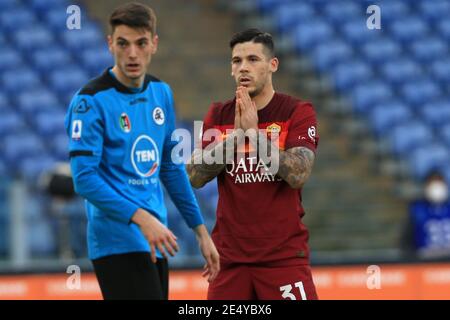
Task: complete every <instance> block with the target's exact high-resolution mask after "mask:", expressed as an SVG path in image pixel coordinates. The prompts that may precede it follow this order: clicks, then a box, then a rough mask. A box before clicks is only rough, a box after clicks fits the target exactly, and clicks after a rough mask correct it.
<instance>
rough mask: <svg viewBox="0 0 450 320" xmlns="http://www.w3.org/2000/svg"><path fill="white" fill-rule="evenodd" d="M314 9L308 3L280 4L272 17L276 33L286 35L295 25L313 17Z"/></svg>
mask: <svg viewBox="0 0 450 320" xmlns="http://www.w3.org/2000/svg"><path fill="white" fill-rule="evenodd" d="M314 15H315V11H314V8H313V7H312V6H311V5H309V4H308V3H306V2H305V3H295V2H288V3H286V4H281V5H280V6H279V7H277V9H276V10H274V13H273V15H272V17H273V19H274V23H275V25H276V27H277V30H278V32H280V33H288V32H289V31H290V30H292V28H293V27H295V26H296V24H297V23H298V22H299V21H301V20H305V19H310V18H311V17H314Z"/></svg>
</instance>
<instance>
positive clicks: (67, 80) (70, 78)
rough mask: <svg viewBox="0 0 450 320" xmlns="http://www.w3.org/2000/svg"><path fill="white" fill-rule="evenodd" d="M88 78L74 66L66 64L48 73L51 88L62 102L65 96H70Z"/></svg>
mask: <svg viewBox="0 0 450 320" xmlns="http://www.w3.org/2000/svg"><path fill="white" fill-rule="evenodd" d="M88 79H89V77H88V75H87V74H86V73H85V72H84V71H82V70H80V68H77V67H75V66H67V67H66V68H61V69H59V70H55V71H52V72H51V73H50V74H49V82H50V85H51V88H52V89H53V90H55V92H56V93H57V94H58V95H59V98H60V99H61V101H62V102H63V103H64V102H65V101H66V99H67V96H69V95H70V96H72V95H73V94H75V92H76V91H77V90H78V89H80V88H81V86H83V85H84V84H85V83H86V82H87V80H88Z"/></svg>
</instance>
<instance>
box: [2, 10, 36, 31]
mask: <svg viewBox="0 0 450 320" xmlns="http://www.w3.org/2000/svg"><path fill="white" fill-rule="evenodd" d="M36 22H37V19H36V16H35V15H34V13H33V11H31V10H28V9H27V8H26V7H22V6H20V5H19V6H17V7H14V8H11V9H7V10H5V11H1V12H0V28H2V29H3V32H6V33H7V34H8V33H11V32H13V31H14V30H16V29H17V27H18V26H20V27H21V28H25V27H28V26H32V25H34V24H36Z"/></svg>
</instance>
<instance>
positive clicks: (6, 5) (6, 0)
mask: <svg viewBox="0 0 450 320" xmlns="http://www.w3.org/2000/svg"><path fill="white" fill-rule="evenodd" d="M18 6H20V0H1V1H0V12H5V11H6V10H11V9H14V8H17V7H18Z"/></svg>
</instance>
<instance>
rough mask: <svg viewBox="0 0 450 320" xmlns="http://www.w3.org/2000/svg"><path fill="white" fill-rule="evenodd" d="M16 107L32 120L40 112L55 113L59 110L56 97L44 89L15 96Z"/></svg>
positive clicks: (40, 88) (35, 89)
mask: <svg viewBox="0 0 450 320" xmlns="http://www.w3.org/2000/svg"><path fill="white" fill-rule="evenodd" d="M17 106H18V108H19V110H20V111H21V112H22V113H23V115H24V116H25V117H26V118H28V119H31V118H34V117H35V116H36V114H37V113H38V112H40V111H46V110H47V111H55V110H58V109H60V103H59V101H58V98H57V96H55V95H54V94H53V93H52V92H51V91H49V90H48V89H47V88H45V87H38V88H34V89H33V90H30V91H25V92H22V93H20V94H19V95H18V96H17Z"/></svg>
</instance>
